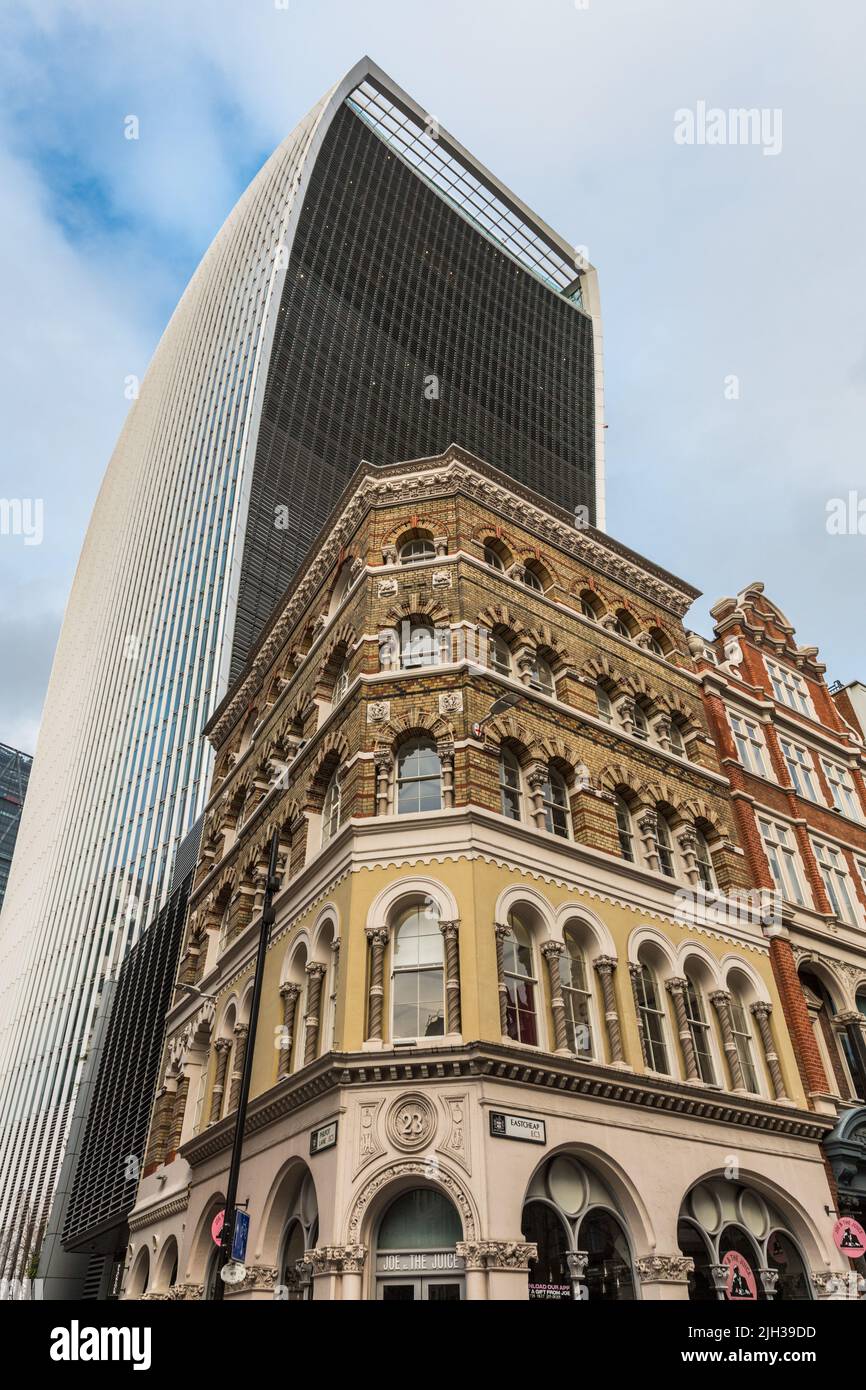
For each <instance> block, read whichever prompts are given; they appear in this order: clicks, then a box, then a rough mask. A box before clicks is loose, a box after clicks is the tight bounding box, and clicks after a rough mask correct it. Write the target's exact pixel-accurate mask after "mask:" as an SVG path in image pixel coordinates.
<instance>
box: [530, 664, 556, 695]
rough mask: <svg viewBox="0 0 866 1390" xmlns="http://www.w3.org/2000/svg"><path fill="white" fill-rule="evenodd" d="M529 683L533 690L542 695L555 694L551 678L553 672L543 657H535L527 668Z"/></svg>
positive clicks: (554, 685)
mask: <svg viewBox="0 0 866 1390" xmlns="http://www.w3.org/2000/svg"><path fill="white" fill-rule="evenodd" d="M529 682H530V685H531V686H532V687H533V689H534V690H540V691H541V693H542V695H555V694H556V682H555V680H554V678H553V671H552V670H551V669H550V665H549V664H548V662H546V661H545V660H544V658H543V657H540V656H536V658H535V660H534V661H533V663H532V665H531V667H530V668H529Z"/></svg>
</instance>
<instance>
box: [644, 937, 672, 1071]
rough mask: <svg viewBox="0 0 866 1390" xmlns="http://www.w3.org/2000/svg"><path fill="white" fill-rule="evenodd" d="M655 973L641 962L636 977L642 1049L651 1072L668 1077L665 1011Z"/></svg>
mask: <svg viewBox="0 0 866 1390" xmlns="http://www.w3.org/2000/svg"><path fill="white" fill-rule="evenodd" d="M662 997H663V996H662V995H661V992H660V990H659V986H658V981H657V980H656V977H655V973H654V972H653V971H652V970H651V969H650V967H649V966H648V965H646V964H644V963H643V962H641V967H640V974H639V975H638V977H637V1001H638V1012H639V1014H640V1021H641V1023H642V1024H643V1035H644V1047H645V1048H646V1054H647V1066H649V1067H651V1068H652V1070H653V1071H658V1072H661V1073H662V1074H663V1075H665V1076H668V1075H670V1064H669V1062H668V1046H667V1041H666V1037H665V1010H664V1004H663V1002H662Z"/></svg>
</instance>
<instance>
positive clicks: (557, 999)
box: [541, 941, 571, 1056]
mask: <svg viewBox="0 0 866 1390" xmlns="http://www.w3.org/2000/svg"><path fill="white" fill-rule="evenodd" d="M564 950H565V947H564V946H563V944H562V942H561V941H545V943H544V945H543V946H542V948H541V954H542V955H543V956H544V959H545V960H546V962H547V975H548V979H549V980H550V1009H551V1012H552V1014H553V1036H554V1041H555V1043H556V1051H557V1052H564V1053H565V1054H566V1056H568V1055H569V1053H570V1051H571V1049H570V1048H569V1046H568V1031H567V1028H566V1020H565V1000H564V999H563V997H562V972H561V970H560V959H561V956H562V953H563V951H564Z"/></svg>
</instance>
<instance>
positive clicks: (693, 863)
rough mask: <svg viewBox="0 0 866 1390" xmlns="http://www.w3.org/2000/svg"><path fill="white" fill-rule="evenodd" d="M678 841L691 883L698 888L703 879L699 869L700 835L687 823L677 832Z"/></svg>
mask: <svg viewBox="0 0 866 1390" xmlns="http://www.w3.org/2000/svg"><path fill="white" fill-rule="evenodd" d="M676 841H677V844H678V845H679V847H680V853H681V855H682V857H683V863H684V865H685V870H686V877H687V879H688V881H689V885H690V886H691V887H692V888H697V887H698V885H699V884H700V881H701V875H700V871H699V869H698V837H697V835H696V834H695V832H694V830H693V829H692V828H691V826H690V825H687V826H684V827H683V829H682V830H680V831H678V832H677V836H676Z"/></svg>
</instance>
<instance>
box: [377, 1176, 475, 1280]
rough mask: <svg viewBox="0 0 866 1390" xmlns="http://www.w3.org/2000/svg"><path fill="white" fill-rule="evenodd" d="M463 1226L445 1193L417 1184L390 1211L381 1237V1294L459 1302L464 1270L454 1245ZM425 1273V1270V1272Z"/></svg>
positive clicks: (386, 1215) (382, 1222)
mask: <svg viewBox="0 0 866 1390" xmlns="http://www.w3.org/2000/svg"><path fill="white" fill-rule="evenodd" d="M462 1239H463V1226H462V1223H461V1220H460V1216H459V1215H458V1213H457V1210H456V1209H455V1207H454V1206H452V1204H451V1203H450V1202H449V1201H448V1198H447V1197H445V1196H444V1195H443V1194H442V1193H441V1192H437V1191H434V1190H433V1189H431V1188H414V1189H412V1190H411V1191H409V1192H403V1193H402V1194H401V1195H400V1196H399V1197H397V1198H396V1199H395V1200H394V1201H393V1202H392V1203H391V1205H390V1206H389V1207H388V1209H387V1210H386V1212H385V1214H384V1216H383V1217H382V1220H381V1222H380V1224H379V1230H378V1233H377V1237H376V1250H375V1264H374V1267H375V1269H376V1270H378V1271H380V1273H378V1274H377V1278H376V1296H377V1298H380V1299H382V1300H383V1301H385V1302H389V1303H398V1302H399V1303H412V1302H419V1301H421V1302H435V1303H457V1302H459V1301H460V1299H461V1298H462V1297H463V1274H462V1273H461V1272H460V1270H459V1265H458V1261H457V1258H456V1253H455V1249H454V1247H455V1246H456V1244H457V1242H458V1241H460V1240H462ZM422 1271H424V1272H422Z"/></svg>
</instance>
